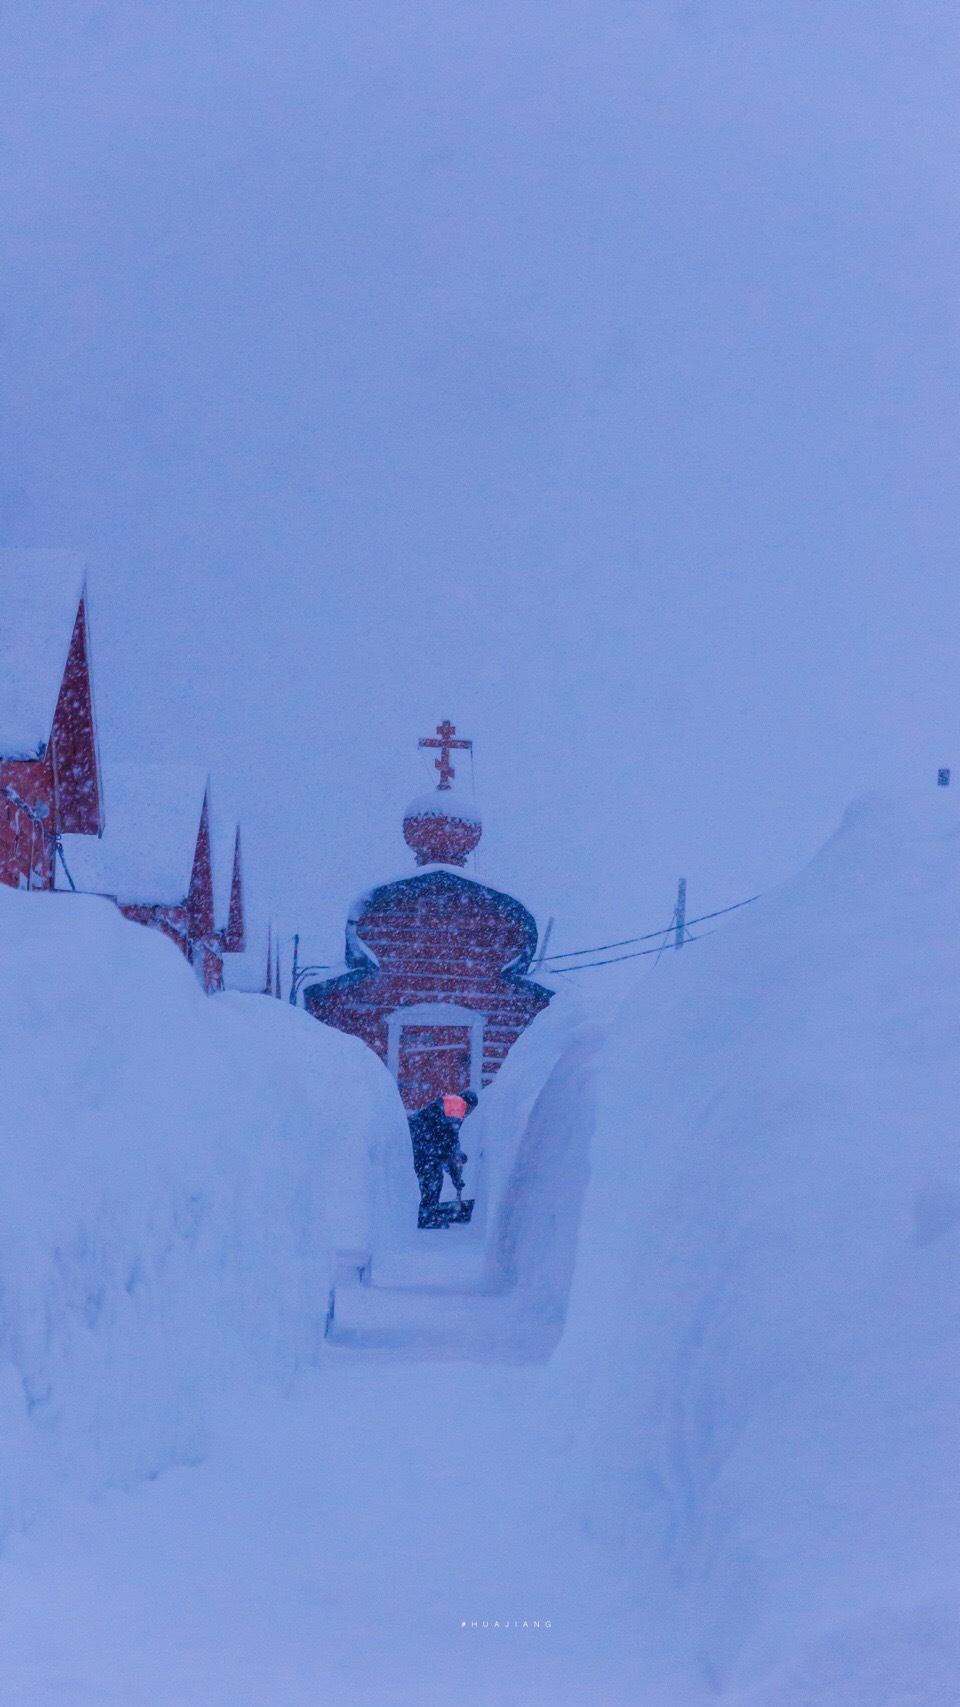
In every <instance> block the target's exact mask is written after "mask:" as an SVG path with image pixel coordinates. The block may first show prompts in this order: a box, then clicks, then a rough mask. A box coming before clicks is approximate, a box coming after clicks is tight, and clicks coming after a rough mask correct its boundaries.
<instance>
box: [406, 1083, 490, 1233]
mask: <svg viewBox="0 0 960 1707" xmlns="http://www.w3.org/2000/svg"><path fill="white" fill-rule="evenodd" d="M478 1100H479V1099H478V1097H477V1093H476V1091H465V1092H464V1094H463V1096H459V1095H457V1094H455V1093H452V1092H449V1093H447V1094H446V1095H444V1096H440V1097H437V1099H436V1101H435V1102H431V1103H428V1104H427V1106H426V1108H421V1109H418V1111H417V1113H416V1114H414V1115H411V1117H410V1137H411V1140H412V1142H413V1165H414V1167H415V1168H416V1170H417V1179H418V1180H419V1182H420V1213H419V1215H418V1216H417V1226H418V1227H449V1225H450V1223H451V1222H452V1221H469V1219H470V1217H471V1215H472V1214H473V1199H472V1198H468V1200H467V1202H466V1203H465V1202H464V1201H463V1195H462V1194H463V1164H464V1162H466V1161H467V1157H466V1156H465V1155H464V1153H463V1151H462V1150H461V1148H460V1126H461V1123H462V1121H463V1120H465V1119H466V1116H467V1115H468V1113H469V1112H470V1110H471V1109H473V1108H476V1106H477V1102H478ZM444 1170H446V1172H447V1173H448V1174H449V1175H450V1179H451V1181H452V1183H453V1188H454V1190H455V1192H456V1194H457V1201H456V1203H441V1202H440V1193H441V1191H442V1190H443V1175H444Z"/></svg>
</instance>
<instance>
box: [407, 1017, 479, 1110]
mask: <svg viewBox="0 0 960 1707" xmlns="http://www.w3.org/2000/svg"><path fill="white" fill-rule="evenodd" d="M397 1079H398V1083H399V1086H400V1095H401V1097H402V1099H403V1106H404V1108H405V1109H407V1110H408V1112H409V1113H411V1114H412V1113H414V1112H415V1111H416V1110H417V1109H418V1108H426V1106H427V1104H428V1103H430V1102H435V1101H436V1099H437V1097H440V1096H443V1095H444V1093H445V1092H457V1093H458V1094H459V1095H460V1096H462V1095H463V1093H464V1091H468V1090H469V1089H470V1029H469V1027H468V1026H465V1025H405V1026H404V1027H403V1029H402V1030H401V1032H400V1070H399V1073H398V1075H397Z"/></svg>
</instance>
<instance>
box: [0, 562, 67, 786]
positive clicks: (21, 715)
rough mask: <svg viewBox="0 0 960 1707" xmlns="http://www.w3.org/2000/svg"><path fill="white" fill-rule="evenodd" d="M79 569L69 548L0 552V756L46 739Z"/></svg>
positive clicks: (31, 753)
mask: <svg viewBox="0 0 960 1707" xmlns="http://www.w3.org/2000/svg"><path fill="white" fill-rule="evenodd" d="M84 571H85V563H84V559H83V558H82V557H81V556H79V555H78V554H77V553H76V552H74V551H40V550H17V551H13V550H8V551H0V758H36V757H37V754H38V750H39V748H40V746H41V745H42V744H43V743H44V742H46V741H49V739H50V731H51V727H52V724H53V714H54V712H55V710H56V707H57V696H58V694H59V692H60V683H61V681H62V680H63V672H64V666H65V665H66V662H67V653H68V651H69V649H70V639H71V636H72V634H73V627H74V623H75V621H76V616H77V607H78V605H79V603H80V598H81V595H82V593H83V584H84Z"/></svg>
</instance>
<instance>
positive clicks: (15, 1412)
mask: <svg viewBox="0 0 960 1707" xmlns="http://www.w3.org/2000/svg"><path fill="white" fill-rule="evenodd" d="M0 1002H2V1012H3V1026H2V1027H0V1109H2V1120H0V1442H2V1449H0V1536H2V1534H3V1532H4V1531H5V1530H6V1529H7V1528H9V1526H10V1524H11V1523H16V1522H18V1521H19V1520H20V1519H21V1518H23V1517H24V1516H27V1515H29V1511H30V1508H31V1505H32V1503H33V1502H34V1501H35V1500H36V1498H37V1497H38V1492H39V1490H40V1489H41V1488H42V1485H43V1483H44V1479H45V1477H47V1476H48V1475H51V1474H57V1475H59V1476H61V1477H63V1476H66V1477H68V1478H69V1479H70V1481H71V1482H73V1483H74V1484H75V1485H77V1486H79V1487H82V1488H85V1489H87V1490H90V1491H94V1490H96V1489H98V1488H101V1487H104V1486H107V1485H111V1484H115V1485H121V1486H123V1485H130V1484H131V1483H133V1482H134V1481H136V1480H138V1479H140V1478H143V1477H146V1476H153V1475H156V1474H157V1473H158V1472H159V1471H161V1470H163V1469H164V1468H165V1467H167V1466H168V1465H170V1464H173V1463H177V1462H190V1461H192V1460H194V1459H196V1458H197V1457H199V1456H201V1455H202V1453H203V1450H204V1396H205V1394H206V1393H207V1392H208V1391H209V1390H210V1389H211V1388H212V1387H214V1386H218V1387H219V1386H224V1385H226V1384H230V1383H232V1382H235V1381H238V1380H241V1381H247V1382H249V1381H250V1380H260V1379H263V1380H268V1381H272V1382H274V1383H277V1384H279V1385H281V1386H288V1385H289V1384H290V1383H291V1381H292V1380H293V1379H294V1378H295V1375H296V1371H297V1369H298V1367H299V1366H300V1365H302V1364H304V1363H311V1362H314V1361H315V1360H316V1358H317V1356H318V1354H319V1349H320V1346H321V1342H322V1336H323V1329H324V1321H325V1313H326V1306H327V1297H328V1289H329V1281H330V1275H331V1272H332V1255H331V1245H332V1244H333V1243H343V1242H344V1241H345V1240H346V1241H347V1242H350V1241H353V1242H356V1243H357V1244H362V1243H364V1242H365V1241H367V1240H368V1239H369V1235H370V1228H369V1217H368V1205H367V1201H366V1197H367V1194H368V1181H369V1174H370V1168H369V1156H370V1153H371V1152H372V1150H373V1148H374V1146H375V1144H376V1143H378V1142H381V1141H382V1135H383V1132H384V1130H386V1129H389V1128H390V1126H391V1123H394V1124H395V1123H397V1122H399V1125H400V1127H401V1128H402V1129H403V1130H404V1131H405V1130H406V1128H405V1122H404V1120H403V1112H402V1108H401V1106H400V1102H399V1098H398V1097H397V1094H396V1089H395V1086H394V1084H393V1081H392V1080H391V1079H390V1078H389V1077H388V1075H387V1073H386V1072H385V1070H384V1069H383V1067H382V1066H381V1065H380V1063H379V1062H378V1061H377V1060H376V1058H375V1057H374V1056H373V1055H372V1054H371V1053H370V1051H369V1050H367V1049H366V1048H364V1046H363V1045H362V1044H361V1043H358V1042H357V1041H355V1040H354V1039H352V1038H348V1037H344V1036H342V1035H341V1034H340V1033H339V1032H334V1031H329V1030H327V1029H326V1028H325V1027H321V1026H318V1025H317V1024H316V1022H315V1021H314V1020H312V1019H310V1018H308V1017H307V1016H306V1015H305V1014H302V1013H299V1012H296V1011H295V1010H293V1009H292V1008H290V1006H289V1005H288V1004H286V1003H279V1002H274V1001H270V1000H269V999H266V998H259V997H252V996H242V995H237V994H227V995H223V996H217V997H214V998H208V997H205V996H204V995H203V994H202V992H201V991H200V989H199V987H198V985H197V982H196V980H195V978H194V975H193V973H192V972H191V970H190V968H189V967H188V965H187V964H186V962H185V961H184V960H183V958H182V956H181V955H180V953H179V952H178V950H177V949H176V948H175V947H174V945H173V944H172V943H170V942H168V941H166V940H165V939H164V938H163V937H162V936H161V935H160V934H159V933H156V932H153V931H148V930H144V929H143V928H142V927H140V926H138V925H134V924H130V923H128V922H127V921H126V920H124V919H123V918H122V917H121V916H120V914H119V913H118V912H117V911H116V909H115V908H114V907H113V906H112V905H110V904H109V903H108V902H106V901H101V900H97V899H94V898H91V897H86V896H72V895H71V896H61V895H47V894H26V893H22V892H18V891H14V890H11V889H7V888H5V887H0Z"/></svg>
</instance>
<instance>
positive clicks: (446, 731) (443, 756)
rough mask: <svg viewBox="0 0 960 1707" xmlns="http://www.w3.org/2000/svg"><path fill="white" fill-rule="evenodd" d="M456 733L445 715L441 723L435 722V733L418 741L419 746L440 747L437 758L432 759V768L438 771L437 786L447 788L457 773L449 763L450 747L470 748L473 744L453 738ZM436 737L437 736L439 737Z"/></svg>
mask: <svg viewBox="0 0 960 1707" xmlns="http://www.w3.org/2000/svg"><path fill="white" fill-rule="evenodd" d="M456 733H457V731H456V728H455V726H454V725H453V724H452V723H451V722H450V719H449V717H447V718H444V721H443V722H442V723H438V724H437V734H436V735H427V736H425V737H424V739H423V740H422V741H421V742H420V745H421V747H439V748H440V757H439V759H434V761H433V763H434V768H435V769H436V770H438V771H439V772H440V781H439V782H438V783H437V787H438V788H449V787H450V783H451V780H452V778H453V777H455V776H456V774H457V773H456V771H455V770H454V768H453V766H452V764H451V763H450V751H451V748H457V747H465V748H470V747H472V746H473V742H472V741H456V740H454V736H455V735H456ZM437 737H439V739H438V738H437Z"/></svg>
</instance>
